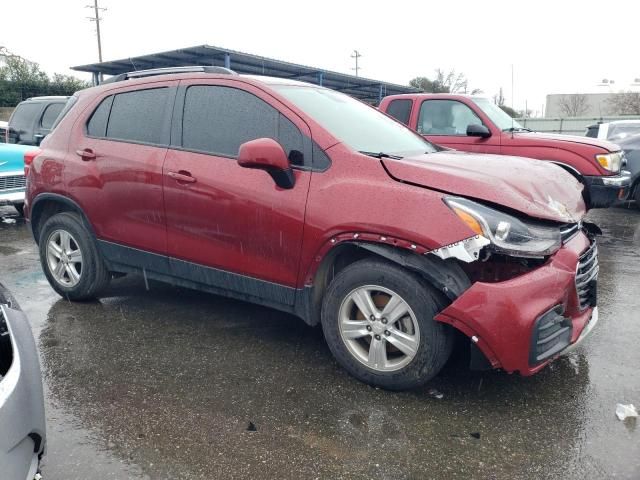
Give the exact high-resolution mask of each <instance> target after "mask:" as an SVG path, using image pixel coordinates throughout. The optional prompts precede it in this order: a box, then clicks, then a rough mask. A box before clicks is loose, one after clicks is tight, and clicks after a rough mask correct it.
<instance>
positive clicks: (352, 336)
mask: <svg viewBox="0 0 640 480" xmlns="http://www.w3.org/2000/svg"><path fill="white" fill-rule="evenodd" d="M369 300H371V301H370V302H369ZM444 306H445V305H444V302H443V301H442V300H441V299H440V297H439V295H438V294H437V293H435V292H434V291H433V289H432V288H431V287H430V286H429V285H428V284H427V283H426V282H424V281H423V280H422V279H421V278H420V277H418V276H417V275H414V274H413V273H411V272H409V271H407V270H405V269H402V268H400V267H398V266H396V265H395V264H391V263H389V262H386V261H383V260H377V259H365V260H360V261H358V262H356V263H353V264H352V265H349V266H348V267H346V268H345V269H344V270H342V271H341V272H340V273H339V274H338V275H337V276H336V277H335V279H334V280H333V281H332V282H331V284H330V285H329V288H328V289H327V292H326V294H325V296H324V299H323V305H322V329H323V331H324V336H325V339H326V341H327V344H328V345H329V349H330V350H331V352H332V353H333V355H334V356H335V358H336V360H337V361H338V363H340V365H342V366H343V367H344V368H345V369H346V370H347V371H348V372H349V373H350V374H351V375H353V376H354V377H356V378H357V379H359V380H361V381H363V382H365V383H368V384H370V385H375V386H379V387H382V388H385V389H389V390H404V389H409V388H415V387H419V386H421V385H423V384H425V383H426V382H428V381H429V380H431V378H433V377H434V376H435V375H436V374H437V373H438V372H439V371H440V370H441V369H442V367H443V366H444V364H445V363H446V362H447V360H448V358H449V356H450V354H451V350H452V347H453V335H452V333H453V332H451V330H450V327H449V326H447V325H445V324H442V323H440V322H437V321H435V320H434V319H433V317H434V316H435V315H436V314H437V313H438V312H439V311H440V310H442V308H443V307H444ZM371 318H373V320H371Z"/></svg>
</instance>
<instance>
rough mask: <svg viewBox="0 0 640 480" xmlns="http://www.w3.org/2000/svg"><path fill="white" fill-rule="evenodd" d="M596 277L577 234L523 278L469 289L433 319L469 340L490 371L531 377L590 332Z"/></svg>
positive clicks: (593, 253)
mask: <svg viewBox="0 0 640 480" xmlns="http://www.w3.org/2000/svg"><path fill="white" fill-rule="evenodd" d="M585 273H588V275H587V276H585V275H584V274H585ZM597 273H598V265H597V249H596V247H595V243H593V244H592V242H591V241H590V239H589V238H588V237H587V235H586V234H585V233H583V232H580V233H578V234H577V235H575V236H574V237H573V238H572V239H571V240H569V241H568V242H567V243H565V244H564V245H563V246H562V248H560V250H558V251H557V252H556V253H555V254H554V255H552V256H551V257H550V258H549V259H548V260H547V261H546V262H545V263H544V264H543V265H541V266H539V267H537V268H535V269H533V270H531V271H529V272H527V273H524V274H522V275H519V276H517V277H515V278H511V279H509V280H505V281H499V282H493V283H491V282H480V281H479V282H476V283H474V284H473V285H472V286H471V287H470V288H469V289H467V290H466V291H465V292H464V293H463V294H462V295H460V296H459V297H458V298H457V299H456V300H455V301H454V302H453V303H452V304H451V305H449V306H448V307H447V308H446V309H444V310H443V311H442V312H440V313H439V314H438V315H437V316H436V317H435V319H436V320H438V321H441V322H444V323H448V324H450V325H452V326H453V327H455V328H457V329H458V330H460V331H462V332H463V333H465V334H466V335H467V336H468V337H469V338H471V339H472V341H473V343H475V345H476V346H477V347H478V349H479V350H480V351H481V352H482V353H483V354H484V356H485V357H486V359H487V360H488V362H489V364H490V365H491V367H493V368H501V369H503V370H505V371H507V372H510V373H511V372H519V373H520V374H522V375H532V374H534V373H536V372H538V371H539V370H540V369H542V368H544V366H545V365H547V364H548V363H549V362H550V361H552V360H553V359H555V358H557V357H558V356H560V355H562V354H565V353H567V352H568V351H570V350H572V349H574V348H575V346H576V345H577V344H578V343H580V342H582V340H584V338H585V337H586V336H587V335H588V334H589V333H590V332H591V330H592V329H593V327H594V326H595V324H596V322H597V321H598V311H597V307H596V306H595V303H596V295H595V292H596V282H597Z"/></svg>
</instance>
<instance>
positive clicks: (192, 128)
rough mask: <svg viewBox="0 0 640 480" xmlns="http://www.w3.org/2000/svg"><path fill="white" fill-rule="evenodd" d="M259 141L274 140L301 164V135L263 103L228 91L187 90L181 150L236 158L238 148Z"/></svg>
mask: <svg viewBox="0 0 640 480" xmlns="http://www.w3.org/2000/svg"><path fill="white" fill-rule="evenodd" d="M258 138H272V139H274V140H276V141H277V142H279V143H280V145H282V148H283V149H284V150H285V152H286V153H287V155H288V157H289V160H290V161H291V162H292V163H293V164H300V163H301V162H302V152H303V137H302V133H301V132H300V130H299V129H298V128H297V127H296V126H295V125H294V124H293V123H292V122H291V121H290V120H289V119H288V118H286V117H285V116H284V115H282V114H281V113H280V112H278V110H276V109H275V108H274V107H272V106H271V105H269V104H268V103H266V102H265V101H263V100H262V99H260V98H258V97H256V96H255V95H253V94H251V93H249V92H246V91H244V90H239V89H237V88H231V87H221V86H213V85H194V86H191V87H189V88H188V89H187V92H186V95H185V101H184V114H183V120H182V147H183V148H186V149H188V150H196V151H200V152H206V153H212V154H216V155H222V156H227V157H236V156H237V155H238V150H239V148H240V145H242V144H243V143H245V142H248V141H250V140H255V139H258Z"/></svg>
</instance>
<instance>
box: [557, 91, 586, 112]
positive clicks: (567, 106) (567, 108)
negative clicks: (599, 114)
mask: <svg viewBox="0 0 640 480" xmlns="http://www.w3.org/2000/svg"><path fill="white" fill-rule="evenodd" d="M559 104H560V111H561V112H562V113H563V115H565V116H567V117H579V116H581V115H584V114H585V113H587V110H588V109H589V106H588V105H587V96H586V95H583V94H581V93H576V94H571V95H563V96H562V97H560V103H559Z"/></svg>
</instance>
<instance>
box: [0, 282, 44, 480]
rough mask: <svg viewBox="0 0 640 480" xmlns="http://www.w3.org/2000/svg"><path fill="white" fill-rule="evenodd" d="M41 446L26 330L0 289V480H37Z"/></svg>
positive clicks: (40, 406) (37, 380) (35, 369)
mask: <svg viewBox="0 0 640 480" xmlns="http://www.w3.org/2000/svg"><path fill="white" fill-rule="evenodd" d="M45 443H46V432H45V417H44V397H43V393H42V379H41V376H40V364H39V363H38V352H37V350H36V344H35V342H34V340H33V334H32V333H31V327H30V326H29V322H28V321H27V318H26V317H25V315H24V313H22V311H20V307H19V306H18V304H17V303H16V302H15V300H14V299H13V297H11V295H10V294H9V292H8V291H7V290H6V289H5V288H4V286H3V285H2V284H0V477H1V478H2V480H32V479H34V478H40V471H39V469H40V459H41V458H42V455H43V454H44V448H45Z"/></svg>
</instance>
